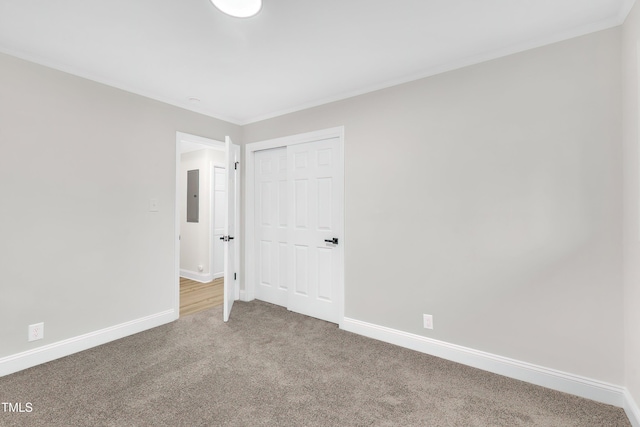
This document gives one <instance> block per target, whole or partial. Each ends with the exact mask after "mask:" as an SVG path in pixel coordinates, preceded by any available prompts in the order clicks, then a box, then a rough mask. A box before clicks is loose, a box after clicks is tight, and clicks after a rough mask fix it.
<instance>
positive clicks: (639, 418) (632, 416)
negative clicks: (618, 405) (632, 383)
mask: <svg viewBox="0 0 640 427" xmlns="http://www.w3.org/2000/svg"><path fill="white" fill-rule="evenodd" d="M623 408H624V412H625V413H626V414H627V417H628V418H629V422H631V425H632V426H633V427H640V407H638V403H637V402H636V401H635V400H633V396H631V393H629V390H627V389H625V390H624V406H623Z"/></svg>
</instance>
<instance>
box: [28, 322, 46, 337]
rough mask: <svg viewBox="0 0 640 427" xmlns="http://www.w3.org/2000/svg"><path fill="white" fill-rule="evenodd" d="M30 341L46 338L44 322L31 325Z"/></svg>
mask: <svg viewBox="0 0 640 427" xmlns="http://www.w3.org/2000/svg"><path fill="white" fill-rule="evenodd" d="M28 338H29V341H37V340H41V339H42V338H44V323H43V322H41V323H35V324H33V325H29V337H28Z"/></svg>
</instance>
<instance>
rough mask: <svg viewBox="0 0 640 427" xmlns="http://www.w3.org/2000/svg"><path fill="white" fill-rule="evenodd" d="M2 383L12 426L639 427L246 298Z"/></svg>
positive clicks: (4, 417) (3, 419)
mask: <svg viewBox="0 0 640 427" xmlns="http://www.w3.org/2000/svg"><path fill="white" fill-rule="evenodd" d="M221 318H222V313H221V307H216V308H212V309H208V310H206V311H203V312H200V313H197V314H194V315H190V316H185V317H183V318H180V319H179V320H178V321H176V322H173V323H171V324H168V325H164V326H161V327H158V328H155V329H152V330H150V331H146V332H142V333H140V334H136V335H133V336H130V337H127V338H123V339H121V340H118V341H114V342H111V343H108V344H105V345H102V346H100V347H96V348H93V349H90V350H87V351H84V352H81V353H78V354H74V355H71V356H68V357H65V358H62V359H58V360H55V361H53V362H49V363H46V364H43V365H40V366H36V367H34V368H31V369H27V370H24V371H21V372H18V373H15V374H12V375H8V376H5V377H2V378H0V401H1V402H14V403H18V402H20V403H21V404H22V405H23V406H22V407H23V408H25V405H26V403H30V407H31V408H32V411H31V412H23V413H15V412H6V411H4V412H3V411H2V407H0V425H2V426H29V427H32V426H49V427H52V426H66V427H68V426H465V427H468V426H629V425H630V424H629V421H628V420H627V418H626V417H625V414H624V411H623V410H622V409H620V408H616V407H613V406H609V405H604V404H600V403H596V402H593V401H590V400H586V399H582V398H579V397H576V396H572V395H568V394H564V393H560V392H556V391H553V390H548V389H545V388H542V387H538V386H535V385H531V384H528V383H524V382H521V381H517V380H513V379H510V378H506V377H502V376H499V375H495V374H491V373H488V372H484V371H481V370H478V369H474V368H470V367H467V366H464V365H460V364H456V363H454V362H449V361H446V360H443V359H439V358H436V357H432V356H428V355H425V354H422V353H418V352H414V351H411V350H407V349H403V348H400V347H396V346H393V345H390V344H386V343H382V342H379V341H375V340H371V339H368V338H365V337H361V336H358V335H355V334H351V333H349V332H345V331H342V330H340V329H338V328H337V327H336V326H335V325H333V324H330V323H326V322H323V321H320V320H316V319H312V318H309V317H306V316H302V315H299V314H295V313H291V312H289V311H287V310H286V309H284V308H281V307H277V306H273V305H270V304H267V303H263V302H259V301H254V302H251V303H244V302H236V304H234V311H233V313H232V317H231V321H230V322H229V323H227V324H225V323H223V322H222V320H221Z"/></svg>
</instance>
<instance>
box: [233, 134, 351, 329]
mask: <svg viewBox="0 0 640 427" xmlns="http://www.w3.org/2000/svg"><path fill="white" fill-rule="evenodd" d="M330 138H338V145H339V147H340V148H339V152H340V156H341V157H342V159H341V160H342V176H343V179H344V170H345V162H344V126H339V127H334V128H329V129H322V130H318V131H314V132H307V133H301V134H297V135H290V136H285V137H281V138H275V139H269V140H265V141H259V142H253V143H250V144H246V145H245V162H246V165H247V167H246V168H245V195H244V197H245V198H244V202H245V207H246V208H245V215H244V220H245V221H244V224H245V239H244V244H245V246H244V259H245V263H244V277H245V281H244V291H243V292H242V291H241V292H240V299H241V300H242V301H251V300H253V299H255V279H256V275H255V274H254V272H255V271H256V270H255V269H256V268H257V265H256V260H255V245H254V239H255V226H254V222H255V214H254V212H255V152H256V151H260V150H268V149H271V148H280V147H288V146H290V145H296V144H303V143H306V142H314V141H321V140H323V139H330ZM343 185H344V182H343ZM343 194H344V193H343ZM344 199H346V198H345V197H343V201H342V212H341V216H342V227H343V230H342V242H341V243H340V246H341V247H342V251H341V256H342V259H341V262H340V264H341V265H342V271H341V274H340V279H339V283H338V289H339V291H338V325H339V326H340V328H342V324H343V320H344V288H345V282H344V270H345V263H344V258H345V253H346V250H345V242H346V241H347V239H346V237H345V235H346V234H345V233H346V226H345V221H344V220H345V218H344V217H345V215H344V213H345V200H344Z"/></svg>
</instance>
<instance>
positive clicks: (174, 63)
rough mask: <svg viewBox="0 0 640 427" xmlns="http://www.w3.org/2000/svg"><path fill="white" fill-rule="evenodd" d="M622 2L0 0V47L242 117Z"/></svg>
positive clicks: (616, 11)
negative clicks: (242, 6) (223, 8)
mask: <svg viewBox="0 0 640 427" xmlns="http://www.w3.org/2000/svg"><path fill="white" fill-rule="evenodd" d="M633 3H634V0H264V5H263V8H262V11H261V12H260V13H259V14H258V15H257V16H255V17H253V18H248V19H237V18H231V17H228V16H226V15H224V14H222V13H221V12H219V11H218V10H217V9H216V8H215V7H214V6H213V5H212V4H211V3H210V1H209V0H0V51H2V52H5V53H8V54H11V55H15V56H18V57H21V58H25V59H28V60H31V61H34V62H38V63H41V64H44V65H47V66H50V67H53V68H57V69H60V70H63V71H67V72H70V73H73V74H76V75H79V76H82V77H87V78H89V79H92V80H96V81H99V82H103V83H106V84H109V85H112V86H115V87H119V88H122V89H125V90H128V91H131V92H135V93H139V94H141V95H144V96H148V97H150V98H154V99H158V100H161V101H164V102H167V103H170V104H174V105H178V106H180V107H184V108H187V109H189V110H193V111H198V112H201V113H204V114H208V115H210V116H214V117H218V118H221V119H224V120H228V121H231V122H234V123H238V124H246V123H250V122H253V121H257V120H261V119H264V118H268V117H273V116H276V115H279V114H283V113H286V112H290V111H295V110H298V109H301V108H305V107H310V106H313V105H319V104H322V103H325V102H328V101H333V100H337V99H341V98H345V97H348V96H352V95H356V94H360V93H365V92H368V91H371V90H375V89H379V88H383V87H387V86H391V85H393V84H397V83H401V82H405V81H410V80H414V79H416V78H420V77H425V76H428V75H432V74H436V73H438V72H442V71H446V70H450V69H454V68H459V67H462V66H465V65H469V64H473V63H477V62H480V61H484V60H487V59H492V58H496V57H500V56H504V55H507V54H510V53H514V52H518V51H521V50H525V49H529V48H532V47H536V46H541V45H544V44H548V43H552V42H555V41H559V40H563V39H567V38H570V37H574V36H578V35H582V34H586V33H589V32H593V31H597V30H600V29H604V28H609V27H613V26H616V25H619V24H620V23H622V21H623V19H624V17H626V15H627V13H628V11H629V10H630V8H631V6H632V5H633ZM190 97H197V98H199V99H200V102H192V101H189V98H190Z"/></svg>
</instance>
